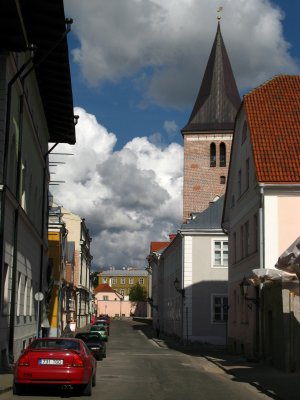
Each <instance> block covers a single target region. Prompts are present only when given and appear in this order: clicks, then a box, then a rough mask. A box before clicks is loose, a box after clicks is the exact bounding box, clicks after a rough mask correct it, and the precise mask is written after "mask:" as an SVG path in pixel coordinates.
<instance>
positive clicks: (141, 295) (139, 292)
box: [129, 283, 147, 301]
mask: <svg viewBox="0 0 300 400" xmlns="http://www.w3.org/2000/svg"><path fill="white" fill-rule="evenodd" d="M146 299H147V291H146V289H145V288H144V286H141V285H140V284H139V283H136V284H135V285H134V286H133V287H132V288H131V289H130V292H129V300H130V301H146Z"/></svg>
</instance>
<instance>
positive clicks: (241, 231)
mask: <svg viewBox="0 0 300 400" xmlns="http://www.w3.org/2000/svg"><path fill="white" fill-rule="evenodd" d="M240 242H241V245H240V246H241V257H240V258H241V259H242V258H243V257H244V254H245V252H244V227H243V226H241V228H240Z"/></svg>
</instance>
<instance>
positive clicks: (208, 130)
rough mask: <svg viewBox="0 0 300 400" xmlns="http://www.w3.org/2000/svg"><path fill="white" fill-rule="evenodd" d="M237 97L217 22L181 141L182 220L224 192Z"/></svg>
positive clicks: (202, 208) (199, 210) (237, 104)
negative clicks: (182, 162)
mask: <svg viewBox="0 0 300 400" xmlns="http://www.w3.org/2000/svg"><path fill="white" fill-rule="evenodd" d="M240 102H241V100H240V96H239V93H238V89H237V85H236V82H235V79H234V76H233V72H232V69H231V65H230V61H229V57H228V54H227V51H226V48H225V44H224V41H223V38H222V34H221V28H220V21H218V28H217V33H216V36H215V40H214V43H213V47H212V50H211V53H210V56H209V59H208V63H207V66H206V69H205V73H204V76H203V80H202V84H201V87H200V90H199V93H198V96H197V99H196V102H195V105H194V108H193V111H192V113H191V116H190V118H189V120H188V123H187V124H186V126H185V127H184V128H183V129H182V130H181V133H182V136H183V140H184V176H183V220H184V221H186V220H187V219H189V218H190V217H191V214H192V213H196V212H201V211H203V210H205V209H206V208H207V207H208V206H209V203H210V202H211V201H214V200H215V199H216V198H217V197H221V196H222V195H223V194H224V193H225V189H226V180H227V172H228V165H229V157H230V150H231V142H232V136H233V129H234V120H235V116H236V113H237V111H238V108H239V106H240Z"/></svg>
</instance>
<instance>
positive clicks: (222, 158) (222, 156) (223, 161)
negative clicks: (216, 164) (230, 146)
mask: <svg viewBox="0 0 300 400" xmlns="http://www.w3.org/2000/svg"><path fill="white" fill-rule="evenodd" d="M220 167H226V145H225V143H223V142H222V143H221V144H220Z"/></svg>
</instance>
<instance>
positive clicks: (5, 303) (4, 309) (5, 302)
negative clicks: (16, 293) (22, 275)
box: [2, 263, 9, 315]
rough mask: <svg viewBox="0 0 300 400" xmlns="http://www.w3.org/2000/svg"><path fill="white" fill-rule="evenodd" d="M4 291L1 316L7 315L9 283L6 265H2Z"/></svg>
mask: <svg viewBox="0 0 300 400" xmlns="http://www.w3.org/2000/svg"><path fill="white" fill-rule="evenodd" d="M3 278H4V290H3V292H2V315H9V298H8V296H9V292H8V282H9V268H8V264H6V263H5V264H4V274H3Z"/></svg>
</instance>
